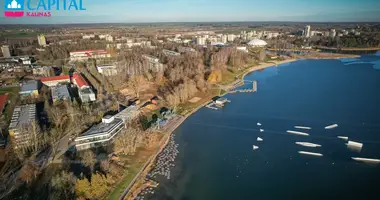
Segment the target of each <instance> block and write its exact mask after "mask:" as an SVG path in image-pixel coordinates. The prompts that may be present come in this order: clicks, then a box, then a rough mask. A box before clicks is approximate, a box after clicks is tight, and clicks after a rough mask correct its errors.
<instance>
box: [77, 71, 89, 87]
mask: <svg viewBox="0 0 380 200" xmlns="http://www.w3.org/2000/svg"><path fill="white" fill-rule="evenodd" d="M73 83H74V84H75V85H77V86H78V88H81V89H82V88H85V87H90V86H89V85H88V83H87V82H86V80H84V78H83V76H82V75H81V74H73Z"/></svg>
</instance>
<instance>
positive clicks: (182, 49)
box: [178, 47, 197, 53]
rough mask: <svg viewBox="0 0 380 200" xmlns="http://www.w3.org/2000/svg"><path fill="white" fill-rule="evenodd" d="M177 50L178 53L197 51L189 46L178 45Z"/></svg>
mask: <svg viewBox="0 0 380 200" xmlns="http://www.w3.org/2000/svg"><path fill="white" fill-rule="evenodd" d="M178 51H179V52H180V53H186V52H197V51H196V50H195V49H193V48H190V47H179V48H178Z"/></svg>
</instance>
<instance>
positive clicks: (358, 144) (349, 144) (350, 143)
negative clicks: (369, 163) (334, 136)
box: [346, 141, 363, 148]
mask: <svg viewBox="0 0 380 200" xmlns="http://www.w3.org/2000/svg"><path fill="white" fill-rule="evenodd" d="M346 145H347V146H353V147H357V148H362V147H363V143H360V142H354V141H348V143H347V144H346Z"/></svg>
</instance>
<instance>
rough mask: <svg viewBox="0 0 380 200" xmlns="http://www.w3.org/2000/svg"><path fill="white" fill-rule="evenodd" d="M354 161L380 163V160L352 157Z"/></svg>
mask: <svg viewBox="0 0 380 200" xmlns="http://www.w3.org/2000/svg"><path fill="white" fill-rule="evenodd" d="M351 158H352V159H353V160H356V161H361V162H369V163H380V159H373V158H359V157H351Z"/></svg>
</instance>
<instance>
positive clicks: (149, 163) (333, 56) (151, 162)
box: [121, 54, 360, 199]
mask: <svg viewBox="0 0 380 200" xmlns="http://www.w3.org/2000/svg"><path fill="white" fill-rule="evenodd" d="M328 55H329V56H321V57H307V58H299V57H297V58H292V59H287V60H282V61H272V62H269V63H260V64H259V65H257V66H253V67H251V68H249V69H248V70H247V71H245V72H244V73H243V74H241V75H240V76H241V77H236V78H237V79H236V80H235V81H233V82H232V83H229V84H227V85H225V87H227V88H229V90H231V89H233V86H234V85H235V84H236V83H237V82H240V81H243V80H244V78H245V76H246V75H248V74H250V73H252V72H255V71H258V70H263V69H266V68H269V67H273V66H278V65H281V64H285V63H291V62H294V61H297V60H301V59H314V60H319V59H332V60H333V59H342V58H357V57H360V56H358V55H350V54H328ZM227 94H229V93H228V91H227V92H226V93H224V94H222V95H220V96H224V95H227ZM210 101H211V99H209V100H208V101H206V103H203V104H201V105H199V106H197V107H196V108H195V109H193V110H192V111H191V112H190V113H188V114H186V115H185V116H183V118H182V119H181V120H180V123H178V124H177V125H176V128H178V127H179V126H180V125H181V124H182V123H183V122H184V121H185V120H186V119H187V118H188V117H190V116H191V115H192V114H194V113H195V112H197V111H198V110H199V109H201V108H202V107H204V106H206V105H207V104H208V103H209V102H210ZM176 128H174V129H172V130H170V131H169V132H168V133H167V134H168V137H167V140H166V141H165V142H163V143H161V145H160V146H159V147H158V148H159V149H160V151H158V152H157V153H156V154H155V156H153V157H152V158H151V159H149V160H148V161H147V163H146V164H145V165H144V166H149V167H150V168H149V169H148V168H146V167H144V169H143V171H147V172H149V171H150V169H151V168H153V167H154V162H155V161H156V157H157V155H158V154H159V153H160V152H161V151H162V150H163V149H164V148H165V146H166V145H167V142H168V138H170V136H171V135H172V134H173V133H174V131H175V130H176ZM142 175H143V176H142ZM145 176H146V174H145V173H142V174H138V175H137V176H136V177H135V180H144V179H145ZM136 182H137V181H136ZM131 184H132V185H130V186H129V187H128V188H131V189H130V190H129V191H128V192H127V194H126V195H125V196H124V198H121V199H133V198H134V197H135V196H136V195H138V193H136V192H138V191H139V190H140V188H142V187H145V186H144V184H143V185H142V186H140V187H138V188H134V187H133V184H134V183H131ZM135 193H136V194H135ZM131 194H132V196H131Z"/></svg>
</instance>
